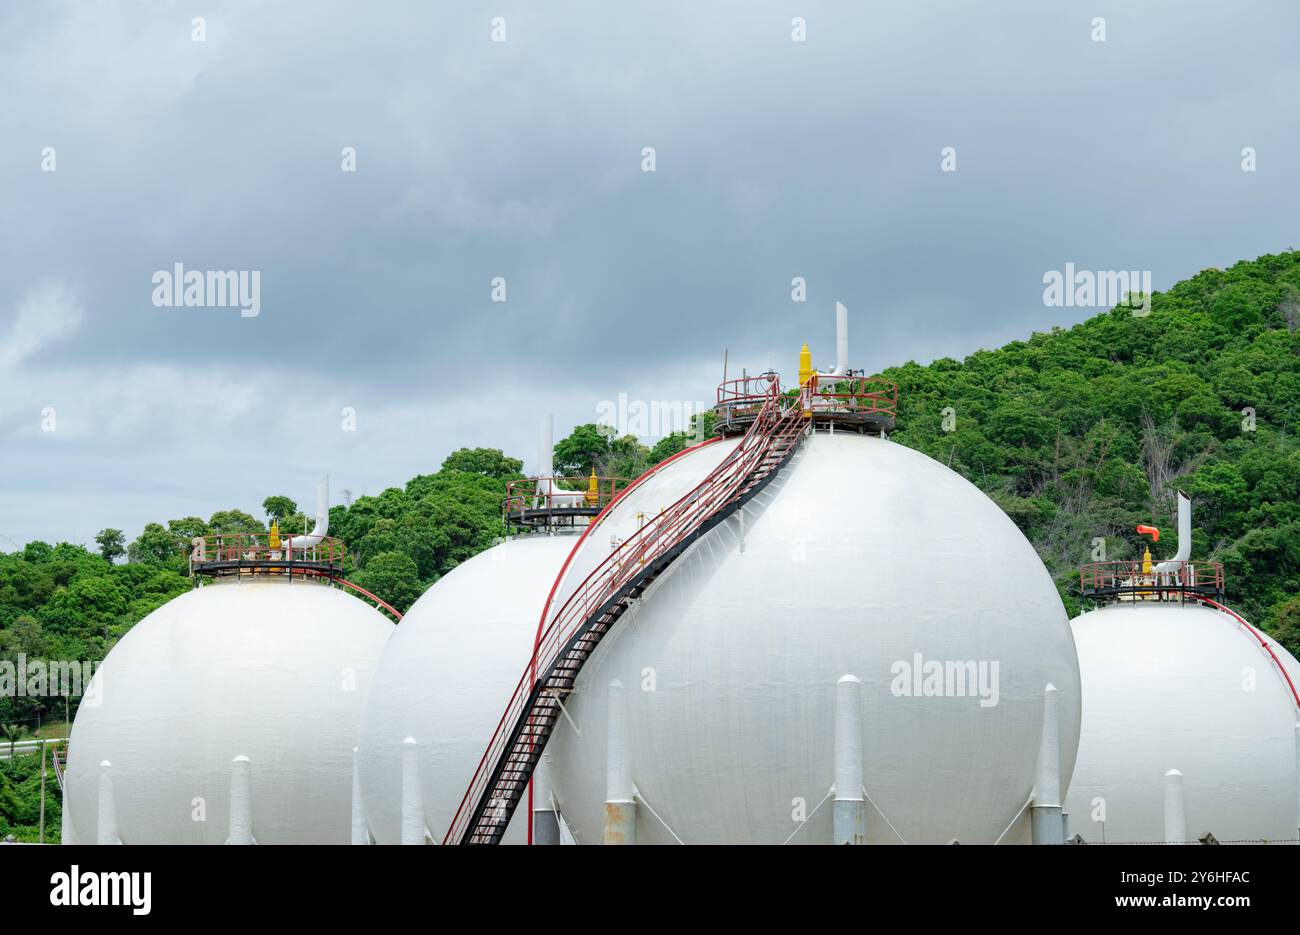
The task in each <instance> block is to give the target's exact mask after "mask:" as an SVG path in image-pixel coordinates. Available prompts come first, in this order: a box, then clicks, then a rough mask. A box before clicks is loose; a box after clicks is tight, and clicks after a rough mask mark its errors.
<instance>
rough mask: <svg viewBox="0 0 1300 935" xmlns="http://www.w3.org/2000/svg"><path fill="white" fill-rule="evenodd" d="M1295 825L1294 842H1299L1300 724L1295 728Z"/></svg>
mask: <svg viewBox="0 0 1300 935" xmlns="http://www.w3.org/2000/svg"><path fill="white" fill-rule="evenodd" d="M1295 824H1296V840H1297V841H1300V723H1297V724H1296V726H1295Z"/></svg>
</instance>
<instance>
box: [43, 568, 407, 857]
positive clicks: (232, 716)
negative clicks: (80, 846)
mask: <svg viewBox="0 0 1300 935" xmlns="http://www.w3.org/2000/svg"><path fill="white" fill-rule="evenodd" d="M392 632H393V625H392V623H391V622H390V621H389V620H388V618H386V617H385V616H384V615H383V614H381V613H380V612H379V611H377V610H375V609H374V608H373V607H371V606H370V605H369V604H367V603H365V602H364V601H362V600H360V599H358V598H356V597H352V596H351V595H348V594H345V593H344V592H343V591H340V590H338V589H336V588H334V587H331V586H329V585H327V584H323V583H319V582H314V581H306V582H304V581H301V580H296V581H293V582H289V581H287V580H283V579H268V580H249V579H247V578H245V579H244V580H242V581H238V582H233V581H231V582H225V581H223V582H219V583H214V584H209V585H206V586H204V587H202V588H198V589H196V590H193V591H188V592H186V593H185V594H182V595H181V596H179V597H177V598H176V599H175V600H172V601H170V602H168V603H167V604H164V605H163V606H162V607H159V608H158V609H157V610H155V611H154V612H153V613H151V614H149V616H147V617H145V618H144V619H143V620H141V621H140V622H139V623H137V624H136V625H135V626H134V627H132V628H131V630H130V632H128V633H127V634H126V636H124V637H123V638H122V640H121V641H120V642H119V643H118V644H117V645H116V646H114V647H113V649H112V651H111V652H110V653H109V654H108V657H107V658H106V659H105V660H104V662H103V664H102V665H101V666H100V668H99V670H98V671H97V672H96V674H95V677H94V679H93V680H92V686H91V689H90V690H89V691H88V692H87V696H86V698H85V700H83V702H82V704H81V707H80V708H79V709H78V711H77V717H76V720H75V722H74V723H73V727H72V736H71V739H70V741H69V744H68V753H69V761H68V772H67V793H66V796H65V799H64V801H65V805H66V806H67V807H68V808H69V809H70V812H71V815H70V818H71V821H70V822H65V827H66V828H67V830H68V832H69V835H68V837H69V838H70V839H71V841H70V842H65V843H94V842H95V840H96V825H97V816H98V812H99V786H100V764H101V763H102V762H103V761H108V762H109V763H111V776H112V788H113V799H114V805H115V811H116V819H117V828H118V835H119V837H120V838H121V839H122V841H123V842H124V843H126V844H222V843H224V842H225V840H226V838H227V836H228V833H229V826H230V796H231V775H232V760H233V759H234V758H235V757H238V756H245V757H248V758H249V760H250V761H251V775H252V783H251V789H252V797H251V800H252V830H253V836H254V837H255V838H256V840H257V841H258V842H259V843H262V844H327V843H329V844H346V843H347V842H348V841H349V840H350V826H351V800H352V761H353V749H354V747H355V746H356V742H357V733H358V729H359V726H360V720H361V706H362V703H363V700H364V698H365V695H366V691H367V689H368V687H369V685H370V682H371V678H372V675H373V672H374V670H375V667H376V666H377V665H378V662H379V657H380V654H381V653H382V651H383V648H384V644H385V643H386V642H387V641H388V638H389V636H390V635H391V634H392Z"/></svg>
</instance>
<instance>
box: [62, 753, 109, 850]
mask: <svg viewBox="0 0 1300 935" xmlns="http://www.w3.org/2000/svg"><path fill="white" fill-rule="evenodd" d="M65 781H66V780H65ZM95 843H96V844H121V843H122V839H121V838H119V837H118V836H117V804H116V803H115V802H114V800H113V764H112V763H110V762H109V761H108V760H104V762H102V763H100V764H99V814H98V815H97V816H96V818H95Z"/></svg>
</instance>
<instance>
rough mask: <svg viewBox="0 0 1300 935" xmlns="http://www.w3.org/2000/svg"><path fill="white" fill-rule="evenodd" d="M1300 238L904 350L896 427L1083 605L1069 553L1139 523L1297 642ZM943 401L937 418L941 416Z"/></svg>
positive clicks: (1109, 552)
mask: <svg viewBox="0 0 1300 935" xmlns="http://www.w3.org/2000/svg"><path fill="white" fill-rule="evenodd" d="M1298 329H1300V252H1289V253H1285V254H1282V255H1279V256H1265V257H1260V258H1259V259H1258V260H1256V261H1254V262H1242V263H1238V264H1237V265H1235V266H1233V267H1232V268H1231V269H1229V270H1226V271H1220V270H1206V271H1205V272H1203V273H1201V274H1200V275H1198V276H1196V277H1194V278H1192V279H1189V280H1187V281H1185V282H1181V283H1178V284H1177V285H1176V286H1174V287H1173V288H1172V289H1170V290H1169V291H1168V292H1166V293H1157V294H1156V295H1155V296H1154V297H1153V301H1152V306H1151V312H1150V314H1149V315H1146V316H1139V315H1134V314H1133V312H1132V311H1131V310H1130V309H1127V308H1123V307H1121V308H1116V309H1114V310H1113V311H1111V312H1108V313H1106V314H1102V315H1098V316H1096V317H1094V318H1091V319H1089V320H1088V321H1085V322H1083V323H1082V324H1080V325H1078V326H1076V327H1074V328H1071V329H1069V330H1062V329H1054V330H1053V331H1051V332H1050V333H1046V334H1035V335H1034V336H1033V337H1031V338H1030V339H1029V340H1028V341H1014V342H1012V343H1011V344H1008V345H1006V346H1005V347H1003V348H1001V349H999V350H994V351H979V352H977V353H975V354H972V355H970V356H969V357H967V358H966V359H965V360H962V361H956V360H951V359H943V360H937V361H935V362H934V363H932V364H930V365H929V366H921V365H919V364H916V363H908V364H905V365H904V366H901V367H896V368H893V369H891V370H889V371H887V372H886V374H885V375H886V376H888V377H889V378H891V379H893V380H896V381H898V383H899V392H900V396H901V398H900V413H899V420H898V421H899V429H898V431H897V432H895V433H894V435H893V438H894V440H895V441H898V442H901V443H903V444H906V445H910V446H912V447H914V448H919V449H920V450H922V451H924V452H926V453H927V454H929V455H931V456H932V457H934V458H937V459H939V460H940V461H943V462H945V463H947V464H949V465H951V466H952V467H953V468H954V469H956V470H958V471H960V472H961V473H962V474H964V475H965V476H966V477H968V478H970V479H971V480H972V481H974V482H975V483H976V484H978V485H979V486H980V487H981V488H983V489H984V490H985V491H987V492H988V493H989V495H990V496H992V497H993V498H994V499H995V500H996V501H997V502H998V503H999V504H1000V505H1001V506H1002V508H1003V509H1004V510H1005V511H1006V512H1007V514H1008V515H1010V516H1011V518H1012V519H1014V520H1015V521H1016V523H1017V524H1018V525H1019V526H1020V527H1021V528H1022V529H1023V530H1024V531H1025V533H1026V535H1027V536H1028V537H1029V539H1030V541H1031V542H1033V543H1034V545H1035V547H1036V548H1037V549H1038V552H1039V554H1040V555H1041V556H1042V558H1043V561H1044V562H1045V563H1046V564H1047V567H1048V568H1049V570H1051V572H1052V573H1053V575H1054V576H1055V577H1056V580H1057V582H1058V584H1059V585H1060V587H1061V591H1062V596H1063V597H1064V599H1065V601H1066V604H1067V607H1068V608H1069V609H1070V610H1071V612H1072V613H1073V612H1075V611H1077V610H1078V598H1077V594H1078V579H1077V577H1076V572H1077V569H1078V566H1079V565H1081V564H1083V563H1086V562H1089V561H1094V560H1096V559H1095V558H1094V557H1093V555H1094V549H1095V548H1096V546H1095V544H1094V540H1095V539H1098V538H1104V540H1105V557H1106V558H1108V559H1111V560H1116V559H1125V558H1134V557H1137V548H1138V546H1137V539H1138V536H1136V534H1135V533H1134V531H1133V527H1134V526H1135V525H1136V524H1137V523H1151V522H1154V523H1155V525H1158V526H1160V527H1161V528H1162V530H1165V535H1164V536H1162V538H1161V540H1160V546H1159V547H1158V552H1157V555H1158V557H1164V556H1168V555H1172V554H1173V550H1174V549H1175V547H1176V546H1177V530H1176V526H1175V523H1174V515H1175V505H1174V497H1173V492H1174V491H1175V490H1176V489H1181V490H1184V491H1186V492H1187V493H1188V494H1189V495H1190V496H1191V497H1192V501H1193V520H1194V522H1193V526H1194V531H1193V536H1192V539H1193V546H1192V555H1193V556H1194V557H1196V558H1201V559H1213V560H1216V561H1220V562H1222V563H1223V564H1224V566H1225V570H1226V574H1227V584H1228V595H1229V599H1230V600H1231V602H1232V603H1233V605H1234V606H1235V607H1236V608H1238V609H1239V610H1240V611H1241V612H1242V613H1243V614H1245V616H1246V617H1247V618H1248V619H1250V620H1252V621H1253V622H1255V623H1257V624H1260V625H1262V626H1263V627H1265V628H1266V629H1268V630H1270V631H1272V632H1273V633H1274V635H1275V636H1277V637H1278V638H1279V639H1280V640H1281V641H1282V642H1283V643H1285V644H1286V645H1287V646H1288V648H1289V649H1290V650H1291V651H1292V652H1293V653H1297V652H1300V627H1298V626H1297V624H1298V623H1300V619H1298V618H1300V598H1297V594H1298V593H1300V440H1298V439H1297V436H1298V435H1300V330H1298ZM945 416H946V417H947V418H946V419H945Z"/></svg>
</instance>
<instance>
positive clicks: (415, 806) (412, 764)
mask: <svg viewBox="0 0 1300 935" xmlns="http://www.w3.org/2000/svg"><path fill="white" fill-rule="evenodd" d="M419 756H420V754H419V751H418V750H417V749H416V746H415V738H414V737H407V738H406V739H405V740H403V741H402V843H403V844H423V843H424V838H425V831H424V802H423V801H421V799H420V759H419Z"/></svg>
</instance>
